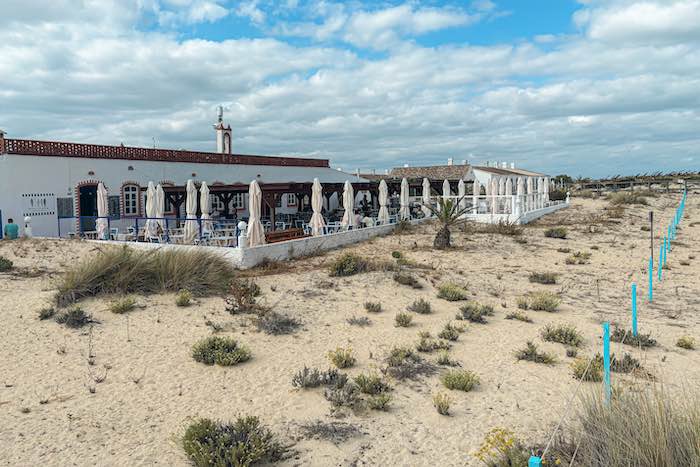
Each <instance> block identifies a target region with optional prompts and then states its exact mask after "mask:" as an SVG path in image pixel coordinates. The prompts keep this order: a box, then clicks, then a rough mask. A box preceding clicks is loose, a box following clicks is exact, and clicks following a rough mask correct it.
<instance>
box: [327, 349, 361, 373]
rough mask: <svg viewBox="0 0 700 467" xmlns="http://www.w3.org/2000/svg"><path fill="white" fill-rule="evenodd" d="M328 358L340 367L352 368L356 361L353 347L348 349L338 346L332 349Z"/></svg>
mask: <svg viewBox="0 0 700 467" xmlns="http://www.w3.org/2000/svg"><path fill="white" fill-rule="evenodd" d="M328 360H330V361H331V363H332V364H333V365H335V366H337V367H338V368H350V367H351V366H353V365H354V364H355V362H356V359H355V357H354V356H353V353H352V349H351V348H349V347H348V348H347V349H344V348H342V347H338V348H336V349H335V350H331V351H330V352H328Z"/></svg>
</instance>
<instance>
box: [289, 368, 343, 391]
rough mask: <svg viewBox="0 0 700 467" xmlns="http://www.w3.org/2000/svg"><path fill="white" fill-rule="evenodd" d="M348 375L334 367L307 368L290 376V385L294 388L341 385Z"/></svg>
mask: <svg viewBox="0 0 700 467" xmlns="http://www.w3.org/2000/svg"><path fill="white" fill-rule="evenodd" d="M347 379H348V377H347V376H346V375H344V374H342V373H340V372H338V370H337V369H335V368H330V369H328V370H326V371H320V370H319V369H318V368H307V367H304V369H302V370H299V371H298V372H297V373H296V374H295V375H294V376H293V377H292V386H294V387H295V388H304V389H306V388H317V387H319V386H342V385H344V384H345V382H346V381H347Z"/></svg>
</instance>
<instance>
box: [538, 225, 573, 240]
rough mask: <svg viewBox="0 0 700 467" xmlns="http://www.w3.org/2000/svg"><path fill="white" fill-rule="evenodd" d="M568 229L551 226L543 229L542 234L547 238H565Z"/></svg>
mask: <svg viewBox="0 0 700 467" xmlns="http://www.w3.org/2000/svg"><path fill="white" fill-rule="evenodd" d="M568 233H569V232H568V231H567V230H566V228H564V227H553V228H551V229H547V230H545V231H544V236H545V237H548V238H559V239H562V240H563V239H565V238H566V236H567V235H568Z"/></svg>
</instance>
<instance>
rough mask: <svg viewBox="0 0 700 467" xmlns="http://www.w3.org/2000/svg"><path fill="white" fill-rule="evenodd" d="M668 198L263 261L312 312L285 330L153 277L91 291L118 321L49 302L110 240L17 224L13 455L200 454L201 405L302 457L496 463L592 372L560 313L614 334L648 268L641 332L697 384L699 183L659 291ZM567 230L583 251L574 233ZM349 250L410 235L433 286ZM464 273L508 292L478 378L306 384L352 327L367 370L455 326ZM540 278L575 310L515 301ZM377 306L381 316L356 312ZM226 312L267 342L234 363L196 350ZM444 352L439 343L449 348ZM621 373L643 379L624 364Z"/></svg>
mask: <svg viewBox="0 0 700 467" xmlns="http://www.w3.org/2000/svg"><path fill="white" fill-rule="evenodd" d="M648 201H649V203H650V206H638V205H637V206H628V207H626V208H625V209H624V213H622V214H621V217H620V218H617V215H620V213H617V212H614V210H611V209H610V205H609V203H608V202H607V201H605V200H602V199H578V198H574V199H573V200H572V206H571V207H570V208H569V209H564V210H562V211H559V212H557V213H555V214H553V215H550V216H546V217H544V218H542V219H540V220H539V221H538V222H536V223H534V224H532V225H528V226H525V229H524V233H523V235H522V236H521V238H522V239H524V241H523V240H518V238H516V237H511V236H504V235H498V234H489V233H475V232H473V231H471V230H470V229H467V230H466V231H463V230H461V229H455V231H454V232H453V248H452V249H450V250H446V251H435V250H433V249H432V248H431V246H432V240H433V236H434V232H435V227H434V226H431V225H426V226H421V227H418V228H416V229H415V230H414V231H412V232H410V233H407V234H403V235H390V236H387V237H383V238H377V239H374V240H371V241H368V242H366V243H363V244H359V245H356V246H353V247H350V248H345V249H343V250H339V251H333V252H330V253H328V254H325V255H321V256H317V257H312V258H307V259H303V260H297V261H293V262H291V263H288V264H284V265H281V266H278V267H277V269H273V268H270V270H260V269H258V270H251V271H246V272H245V273H244V274H245V275H246V276H247V277H255V281H256V282H257V283H258V284H259V285H260V287H261V289H262V295H261V297H260V301H261V303H263V304H265V305H267V306H271V307H272V308H273V309H274V310H276V311H279V312H281V313H284V314H287V315H290V316H293V317H295V318H297V319H299V320H300V321H301V322H302V323H303V325H302V327H301V328H300V329H299V330H297V331H296V332H295V333H293V334H290V335H279V336H274V335H267V334H265V333H262V332H259V331H257V330H256V328H255V327H254V326H252V325H251V324H250V317H249V316H246V315H231V314H230V313H228V312H227V311H226V305H225V301H224V298H223V297H210V298H203V299H197V301H196V303H195V304H193V305H192V306H189V307H186V308H179V307H176V306H175V304H174V296H173V295H171V294H168V295H151V296H138V297H136V298H137V302H138V304H139V306H140V307H139V308H138V309H136V310H134V311H132V312H130V313H127V314H123V315H118V314H114V313H111V312H110V311H109V310H108V303H109V300H110V297H99V298H91V299H87V300H83V301H81V302H80V305H81V306H82V307H83V309H84V310H86V311H87V312H89V313H91V314H92V315H93V318H94V319H95V320H97V321H98V323H97V324H94V325H93V326H88V327H84V328H81V329H78V330H75V329H68V328H65V327H64V326H62V325H60V324H58V323H56V322H54V321H53V320H45V321H39V320H38V319H37V313H38V310H39V309H41V308H42V307H45V306H47V305H49V304H50V303H51V300H52V297H53V294H54V293H55V283H56V281H57V280H58V279H59V278H60V275H61V273H62V272H63V271H65V270H66V269H67V268H68V267H70V265H72V264H74V263H75V262H76V261H79V260H80V259H83V258H86V257H89V255H93V254H95V253H96V251H95V250H96V249H97V248H98V247H99V246H98V245H96V244H95V243H89V242H84V241H78V240H73V241H68V240H65V241H57V240H29V241H14V242H8V241H3V242H0V255H2V256H4V257H6V258H8V259H10V260H12V261H13V262H14V264H15V269H14V270H13V271H10V272H7V273H0V304H1V306H0V309H1V310H2V333H1V336H2V338H1V339H0V346H1V347H2V367H1V368H2V371H1V372H0V451H2V453H3V454H2V456H0V464H2V465H13V466H14V465H40V464H42V465H81V466H82V465H104V466H118V465H176V466H180V465H189V461H188V459H187V458H186V456H185V454H184V452H183V450H182V448H181V446H180V444H179V438H180V437H181V436H182V433H183V431H184V428H185V427H186V425H187V423H188V422H189V421H191V420H192V419H193V418H196V417H210V418H213V419H220V420H232V419H235V417H236V416H238V415H257V416H259V417H260V419H261V421H262V422H263V423H265V424H266V425H267V426H268V427H269V428H270V429H271V430H272V431H273V432H275V433H276V434H278V435H279V436H280V438H281V439H283V440H284V441H286V442H288V443H290V444H293V450H294V451H295V454H294V456H293V457H291V458H290V459H288V460H287V461H285V462H284V463H283V465H305V466H331V465H337V466H352V465H401V466H423V465H425V466H427V465H444V466H452V465H455V466H457V465H480V462H479V461H478V460H477V459H476V458H475V457H474V455H473V454H474V453H475V451H476V450H477V449H478V448H479V446H480V444H481V443H482V441H483V438H484V435H485V433H487V432H488V431H489V430H490V429H491V428H494V427H505V428H509V429H511V430H513V431H514V432H515V433H516V434H517V435H518V436H519V437H521V438H523V439H524V440H525V441H527V442H533V443H541V442H542V441H543V440H545V439H546V437H547V436H548V434H549V433H551V430H552V427H553V425H554V424H555V423H556V422H557V421H558V420H559V419H560V417H561V416H562V414H564V413H565V411H566V410H567V408H566V407H567V406H566V404H567V401H568V399H569V398H570V396H571V393H572V391H573V389H574V388H575V387H576V385H577V384H578V382H577V381H576V380H575V379H574V378H573V376H572V373H571V368H570V363H571V361H572V359H571V358H569V357H567V356H566V348H565V347H564V346H563V345H561V344H555V343H548V342H543V341H542V339H541V338H540V337H539V332H540V329H541V328H542V327H543V326H544V325H546V324H548V323H568V324H573V325H575V326H576V327H577V328H578V329H579V330H580V331H581V333H582V334H583V336H584V338H585V343H584V345H583V347H582V348H581V349H580V350H579V355H582V356H585V355H590V354H593V353H595V352H598V351H601V350H602V344H601V323H602V322H603V321H611V322H613V323H619V325H620V326H621V327H624V328H629V327H630V298H629V297H630V287H631V284H632V283H633V282H636V283H637V284H638V287H639V326H640V331H641V332H643V333H651V335H652V337H654V338H655V339H657V340H658V341H659V345H658V346H657V347H654V348H651V349H648V350H645V351H641V350H639V349H634V348H632V347H630V346H624V349H625V350H627V351H629V352H630V353H632V354H633V355H634V356H635V357H637V358H638V359H639V360H640V361H641V362H642V364H643V365H644V367H645V368H646V369H647V370H648V371H649V372H651V373H652V374H653V375H654V376H655V377H656V379H657V380H659V381H663V382H664V384H666V385H667V386H668V387H669V388H671V389H673V390H678V391H682V390H683V388H686V387H688V388H691V387H697V385H698V384H700V351H690V350H683V349H680V348H678V347H676V345H675V344H676V340H677V339H678V338H679V337H680V336H682V335H690V336H694V337H695V338H696V339H699V338H700V316H699V315H698V313H697V309H698V304H699V303H700V301H699V300H698V298H697V297H698V291H700V247H699V246H698V241H699V240H700V223H694V222H697V221H696V220H697V219H698V215H699V214H700V205H699V203H698V201H697V198H696V195H693V194H689V195H688V202H687V208H686V214H687V216H686V217H687V218H685V219H683V222H682V223H681V226H680V227H679V230H678V237H677V241H676V242H675V244H674V248H673V251H672V252H671V254H670V256H669V266H670V268H669V269H668V270H665V271H663V272H664V277H663V282H662V283H661V284H660V285H658V286H657V288H656V290H655V300H654V302H653V303H648V299H647V284H648V276H647V264H648V258H649V232H647V231H644V230H642V226H644V225H648V220H647V219H648V211H649V210H650V209H653V210H654V212H655V216H656V228H655V230H656V232H655V233H656V234H657V238H656V240H655V242H656V248H655V250H656V251H655V252H654V254H655V255H657V254H658V234H659V232H661V230H662V228H665V226H666V225H667V223H668V222H669V221H670V219H671V217H672V215H673V212H674V209H675V207H676V205H677V201H678V196H676V195H663V196H659V197H654V198H648ZM662 223H663V225H662ZM554 226H562V227H565V228H566V229H567V230H568V238H567V239H565V240H561V239H555V238H545V236H544V235H543V232H544V230H545V229H546V228H549V227H554ZM516 240H517V241H516ZM564 248H565V249H569V250H570V252H569V253H563V252H560V251H558V250H560V249H564ZM347 251H353V252H355V253H357V254H359V255H362V256H364V257H367V258H376V259H380V260H385V261H392V254H391V253H392V252H393V251H400V252H401V253H402V254H403V255H404V257H406V258H408V259H409V260H410V261H411V262H414V263H416V264H418V265H420V266H421V267H420V268H414V269H412V270H411V273H412V274H414V275H415V276H416V277H417V278H418V279H419V281H420V283H421V284H422V285H423V288H421V289H412V288H410V287H406V286H402V285H399V284H397V283H396V282H395V281H394V280H393V278H392V274H393V273H392V272H388V271H387V272H383V271H380V272H368V273H362V274H358V275H355V276H351V277H347V278H336V277H330V276H329V273H328V264H329V263H330V262H331V261H332V260H333V259H334V258H336V257H337V256H339V255H341V254H343V253H345V252H347ZM578 251H581V252H590V253H591V258H590V262H589V263H588V264H575V265H571V264H566V262H565V260H566V258H567V257H568V256H570V255H571V254H572V253H575V252H578ZM532 272H554V273H556V274H558V280H557V284H554V285H542V284H535V283H531V282H530V281H529V280H528V276H529V275H530V273H532ZM448 281H451V282H457V283H460V284H462V285H464V286H465V288H466V289H467V290H468V291H469V292H470V293H471V294H472V299H473V300H476V301H478V302H480V303H484V304H491V305H493V307H494V308H495V316H492V317H489V318H488V323H487V324H475V323H469V324H468V325H467V330H466V331H465V332H464V333H462V334H461V336H460V337H459V339H458V340H457V341H456V342H454V343H453V345H452V348H451V350H450V355H451V357H452V358H453V359H454V360H456V361H458V362H460V364H461V366H462V368H464V369H468V370H472V371H474V372H475V373H476V374H477V375H478V376H479V377H480V379H481V384H480V386H479V387H478V388H477V389H476V390H474V391H472V392H469V393H464V392H460V391H448V390H446V389H445V388H443V387H442V385H441V383H440V374H441V373H442V372H444V371H445V368H441V367H439V368H438V372H437V373H436V374H434V375H431V376H426V377H424V378H421V379H418V380H414V381H393V380H389V383H390V384H391V386H392V388H393V389H392V391H391V395H392V401H391V405H390V408H389V410H388V411H387V412H381V411H366V412H362V413H357V414H353V413H347V414H345V416H343V417H340V418H339V417H336V416H332V415H331V413H330V411H331V410H330V409H331V406H330V404H329V402H328V401H327V400H326V399H325V398H324V395H323V390H322V389H306V390H304V389H295V388H293V387H292V385H291V380H292V377H293V375H294V374H295V373H296V372H297V371H299V370H300V369H302V368H303V367H304V366H308V367H318V368H320V369H326V368H328V367H329V366H330V363H329V362H328V359H327V358H326V354H327V352H328V351H330V350H332V349H335V348H336V347H339V346H342V347H351V348H352V349H353V351H354V353H355V355H356V357H357V363H356V365H355V366H354V367H352V368H350V369H348V370H347V372H348V373H349V374H350V375H356V374H359V373H361V372H368V371H373V370H376V371H379V370H380V369H381V368H382V367H383V365H384V358H385V357H386V355H387V353H388V352H389V351H390V349H391V348H392V347H393V346H396V345H408V346H414V345H415V343H416V342H417V340H418V333H419V332H421V331H429V332H431V333H432V334H433V335H436V334H437V333H438V332H439V331H440V330H441V329H442V328H443V326H444V325H445V324H446V323H448V322H450V321H453V320H454V318H455V314H456V312H457V311H458V307H459V305H460V304H459V303H453V302H447V301H445V300H440V299H438V298H437V297H436V286H437V285H439V284H441V283H444V282H448ZM537 290H548V291H551V292H554V293H557V294H559V295H560V297H561V306H560V309H559V311H558V312H556V313H547V312H536V311H526V312H525V313H527V315H528V316H529V317H530V318H531V319H532V320H533V323H526V322H521V321H516V320H506V319H504V318H505V316H506V314H508V313H509V312H513V311H516V310H517V300H518V298H520V297H523V296H525V295H526V294H527V293H529V292H533V291H537ZM419 298H423V299H425V300H427V301H429V302H430V303H431V305H432V308H433V312H432V313H431V314H426V315H422V314H418V315H415V316H414V318H413V324H412V326H410V327H406V328H403V327H396V326H395V325H394V316H395V314H396V313H397V312H399V311H404V310H405V309H406V307H407V306H408V305H409V304H411V303H412V302H413V301H414V300H416V299H419ZM366 301H375V302H380V303H381V304H382V307H383V311H382V312H380V313H371V314H370V313H367V312H366V311H365V310H364V308H363V304H364V303H365V302H366ZM361 316H367V317H369V319H370V320H371V324H370V325H369V326H365V327H360V326H356V325H351V324H349V323H348V322H347V319H348V318H351V317H361ZM207 323H209V324H207ZM212 323H213V324H214V325H215V326H212ZM213 327H218V328H221V330H220V331H219V332H218V333H217V334H218V335H225V336H232V337H235V338H236V339H238V340H239V341H240V342H241V343H243V344H245V345H246V346H248V347H249V348H250V350H251V352H252V358H251V360H249V361H248V362H245V363H242V364H239V365H236V366H232V367H228V368H223V367H219V366H205V365H203V364H200V363H197V362H195V361H194V360H193V359H192V357H191V348H192V345H193V344H194V343H195V342H197V341H198V340H199V339H201V338H203V337H206V336H209V335H211V334H212V332H213V329H212V328H213ZM528 340H534V341H535V342H536V343H537V344H538V345H539V347H540V348H541V349H543V350H546V351H549V352H552V353H553V354H555V355H556V356H557V360H558V362H557V363H556V364H554V365H551V366H548V365H542V364H536V363H531V362H525V361H523V362H518V361H517V360H516V358H515V357H514V352H515V351H516V350H518V349H520V348H522V347H523V346H524V344H525V342H526V341H528ZM622 348H623V346H621V344H613V352H616V353H618V354H621V353H622ZM89 354H92V355H93V356H94V361H93V364H89V363H88V355H89ZM435 356H436V354H435V353H432V354H425V356H424V357H425V358H426V359H427V360H431V361H434V360H435ZM613 379H614V382H615V383H623V384H628V385H629V384H643V383H639V382H633V381H631V379H630V377H628V376H620V375H618V374H613ZM96 380H103V381H101V382H99V383H96V382H95V381H96ZM624 381H627V383H624ZM583 384H584V388H585V389H586V390H601V384H600V383H583ZM436 392H445V393H449V396H450V398H451V399H452V407H451V415H450V416H443V415H440V414H438V413H437V412H436V410H435V408H434V407H433V403H432V395H433V394H435V393H436ZM319 420H320V421H324V422H335V423H342V424H344V426H349V425H351V426H353V427H356V429H357V430H356V431H355V432H354V435H353V436H351V437H349V439H347V440H344V441H342V442H341V441H339V442H331V441H328V440H324V439H315V438H312V437H310V436H308V435H307V434H305V432H304V430H302V428H301V427H302V426H303V425H305V424H308V423H314V422H316V421H319Z"/></svg>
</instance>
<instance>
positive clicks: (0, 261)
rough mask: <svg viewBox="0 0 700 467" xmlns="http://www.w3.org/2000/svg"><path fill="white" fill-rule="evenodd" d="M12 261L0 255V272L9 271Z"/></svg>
mask: <svg viewBox="0 0 700 467" xmlns="http://www.w3.org/2000/svg"><path fill="white" fill-rule="evenodd" d="M13 265H14V263H12V261H10V260H9V259H7V258H5V257H4V256H0V272H5V271H9V270H10V269H12V267H13Z"/></svg>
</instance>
